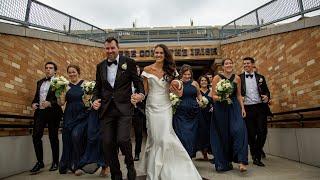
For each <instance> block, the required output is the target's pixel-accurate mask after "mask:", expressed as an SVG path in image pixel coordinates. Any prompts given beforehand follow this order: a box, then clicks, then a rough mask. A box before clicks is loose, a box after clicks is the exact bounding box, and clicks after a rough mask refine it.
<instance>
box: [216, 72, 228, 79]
mask: <svg viewBox="0 0 320 180" xmlns="http://www.w3.org/2000/svg"><path fill="white" fill-rule="evenodd" d="M218 75H219V76H220V78H221V79H227V78H226V77H224V75H222V74H220V73H219V74H218Z"/></svg>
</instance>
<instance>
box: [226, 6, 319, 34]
mask: <svg viewBox="0 0 320 180" xmlns="http://www.w3.org/2000/svg"><path fill="white" fill-rule="evenodd" d="M319 9H320V1H319V0H272V1H270V2H268V3H266V4H264V5H262V6H260V7H258V8H257V9H255V10H252V11H250V12H249V13H247V14H245V15H243V16H241V17H239V18H237V19H235V20H233V21H231V22H229V23H228V24H226V25H224V26H222V28H221V31H220V37H221V38H229V37H233V36H235V35H238V34H241V33H246V32H254V31H259V30H260V28H261V27H264V26H268V25H271V24H274V23H277V22H280V21H284V20H287V19H290V18H293V17H297V16H301V17H302V18H303V17H304V16H305V14H306V13H310V12H313V11H316V10H319Z"/></svg>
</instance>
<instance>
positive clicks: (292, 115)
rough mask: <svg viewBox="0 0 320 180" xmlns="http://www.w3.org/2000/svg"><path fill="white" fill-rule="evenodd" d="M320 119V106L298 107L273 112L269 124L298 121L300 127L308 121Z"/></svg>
mask: <svg viewBox="0 0 320 180" xmlns="http://www.w3.org/2000/svg"><path fill="white" fill-rule="evenodd" d="M319 121H320V107H314V108H307V109H298V110H293V111H285V112H278V113H272V118H271V119H270V120H268V124H271V125H277V124H288V123H297V124H299V126H300V127H304V124H305V123H306V122H319Z"/></svg>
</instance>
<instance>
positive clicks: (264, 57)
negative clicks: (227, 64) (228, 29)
mask: <svg viewBox="0 0 320 180" xmlns="http://www.w3.org/2000/svg"><path fill="white" fill-rule="evenodd" d="M221 51H222V57H228V58H231V59H233V60H234V61H235V67H236V72H237V73H241V71H242V69H243V68H242V58H244V57H245V56H252V57H254V58H255V59H256V66H257V68H258V71H259V73H261V74H263V75H264V76H265V77H266V80H267V83H268V86H269V89H270V91H271V96H272V106H271V108H272V110H273V112H282V111H289V110H295V109H303V108H311V107H319V105H320V27H319V26H317V27H313V28H307V29H300V30H296V31H291V32H286V33H281V34H275V35H270V36H265V37H260V38H256V39H249V40H244V41H239V42H234V43H229V44H222V45H221Z"/></svg>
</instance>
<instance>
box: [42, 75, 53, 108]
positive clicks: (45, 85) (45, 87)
mask: <svg viewBox="0 0 320 180" xmlns="http://www.w3.org/2000/svg"><path fill="white" fill-rule="evenodd" d="M51 79H52V77H51ZM50 82H51V80H50V81H43V82H42V84H41V86H40V97H39V99H40V104H41V102H44V101H46V98H47V95H48V91H49V88H50ZM40 109H44V108H42V107H41V106H40Z"/></svg>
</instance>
